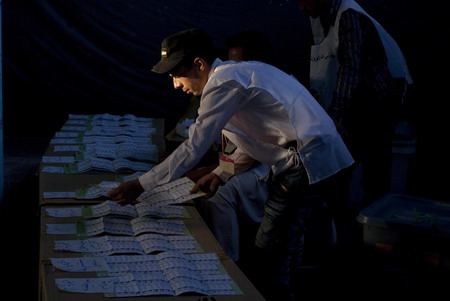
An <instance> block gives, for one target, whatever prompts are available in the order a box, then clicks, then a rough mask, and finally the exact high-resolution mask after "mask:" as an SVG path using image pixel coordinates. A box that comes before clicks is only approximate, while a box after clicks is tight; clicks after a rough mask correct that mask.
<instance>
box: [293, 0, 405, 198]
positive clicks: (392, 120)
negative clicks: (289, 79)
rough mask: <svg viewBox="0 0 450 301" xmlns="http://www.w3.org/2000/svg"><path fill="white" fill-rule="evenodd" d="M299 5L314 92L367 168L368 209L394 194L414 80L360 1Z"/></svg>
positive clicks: (316, 0)
mask: <svg viewBox="0 0 450 301" xmlns="http://www.w3.org/2000/svg"><path fill="white" fill-rule="evenodd" d="M296 2H297V3H298V6H299V9H300V10H301V11H303V12H305V13H307V14H308V15H309V16H310V21H311V28H312V33H313V38H314V43H313V45H312V47H311V58H310V92H311V93H312V94H313V95H314V96H315V97H316V99H317V100H318V101H319V102H320V103H321V105H322V106H323V107H324V108H325V110H326V111H327V112H328V114H329V115H330V116H331V118H332V119H333V120H334V122H335V124H336V126H337V127H338V130H339V131H340V133H341V134H342V135H343V137H344V139H345V140H346V143H347V146H348V147H349V149H350V150H351V152H352V155H353V157H354V158H355V161H356V162H357V163H360V164H361V168H362V178H361V185H362V188H363V193H364V196H363V205H364V206H367V205H369V204H371V203H372V202H374V201H375V200H377V199H378V198H380V197H381V196H383V195H384V194H387V193H389V192H390V181H391V164H392V138H393V133H394V127H395V124H396V119H397V118H398V115H399V108H400V106H401V103H402V101H403V96H404V95H405V92H406V87H407V85H409V84H411V83H412V79H411V76H410V74H409V71H408V68H407V66H406V62H405V59H404V57H403V55H402V52H401V50H400V48H399V47H398V45H397V43H396V42H395V41H394V40H393V38H392V37H391V36H390V35H389V34H388V33H387V32H386V30H384V29H383V27H382V26H381V25H380V24H379V23H378V22H377V21H375V20H374V19H373V18H372V17H371V16H369V15H368V14H367V13H366V12H365V11H364V10H363V9H362V8H361V7H360V6H359V5H358V4H357V3H356V2H355V1H354V0H296ZM397 121H398V120H397ZM349 179H350V180H351V177H349ZM350 180H349V181H348V185H344V186H345V187H349V186H350ZM346 192H347V194H348V189H347V191H346ZM347 194H346V193H345V192H343V195H345V196H347Z"/></svg>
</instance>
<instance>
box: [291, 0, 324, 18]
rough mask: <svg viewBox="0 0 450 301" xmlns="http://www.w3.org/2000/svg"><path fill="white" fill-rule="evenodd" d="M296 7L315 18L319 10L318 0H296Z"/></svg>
mask: <svg viewBox="0 0 450 301" xmlns="http://www.w3.org/2000/svg"><path fill="white" fill-rule="evenodd" d="M296 1H297V4H298V8H299V9H300V10H301V11H303V12H305V13H307V14H308V15H309V16H310V17H312V18H317V17H318V16H319V11H320V0H296Z"/></svg>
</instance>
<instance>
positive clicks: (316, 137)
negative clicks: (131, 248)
mask: <svg viewBox="0 0 450 301" xmlns="http://www.w3.org/2000/svg"><path fill="white" fill-rule="evenodd" d="M214 48H215V47H214V45H213V44H212V42H211V40H210V39H209V37H208V36H207V35H206V33H205V32H203V31H202V30H200V29H197V28H193V29H188V30H183V31H181V32H177V33H175V34H172V35H170V36H168V37H166V38H165V39H164V40H163V41H162V47H161V59H160V61H159V62H158V63H157V64H156V65H155V66H154V67H153V68H152V71H153V72H156V73H159V74H168V75H169V76H170V77H171V79H172V81H173V85H174V88H175V89H179V90H182V91H183V92H185V93H188V94H193V95H201V101H200V107H199V110H198V117H197V119H196V122H195V123H194V124H193V125H191V127H190V129H189V138H188V139H187V140H185V141H184V142H183V143H182V144H181V145H180V146H179V147H178V148H177V149H175V151H174V152H172V154H171V155H170V156H169V157H167V159H165V160H164V161H163V162H161V163H159V164H158V165H156V166H155V167H153V168H152V169H151V170H150V171H148V172H147V173H145V174H143V175H141V176H140V177H139V178H137V179H134V180H130V181H127V182H124V183H122V184H120V185H119V186H118V187H116V188H115V189H112V190H111V191H110V192H109V197H110V198H111V199H113V200H115V201H116V202H118V203H119V204H128V203H130V202H133V201H135V200H136V198H137V197H138V196H139V195H140V194H141V193H142V192H144V190H151V189H153V188H155V187H156V186H158V185H162V184H165V183H167V182H170V181H173V180H175V179H177V178H179V177H181V176H182V175H184V174H185V173H186V172H187V171H189V170H191V169H192V168H193V167H194V166H195V165H196V164H197V162H198V161H199V160H200V159H201V158H202V156H203V155H204V154H205V153H206V152H207V151H208V149H209V148H210V147H211V145H212V144H213V142H214V141H215V139H216V137H217V136H218V135H220V134H221V133H222V134H223V135H224V137H225V139H226V140H229V141H231V142H232V143H233V145H236V146H237V149H236V150H235V151H234V153H233V154H232V155H230V156H228V157H225V158H223V160H222V161H221V163H222V164H221V165H220V166H219V167H218V169H217V170H214V171H213V172H212V173H209V174H207V175H205V176H204V177H202V178H201V179H199V180H198V181H197V183H196V185H195V187H194V188H193V189H192V192H193V193H195V192H197V191H198V190H202V191H204V192H205V193H206V197H211V196H213V195H214V194H215V193H216V192H217V189H218V187H219V186H220V185H223V184H224V183H225V182H226V181H227V180H229V179H230V178H231V177H232V176H233V173H234V171H239V170H242V169H241V167H243V166H248V165H249V164H250V162H252V160H253V159H255V160H258V161H259V162H261V163H264V164H266V165H268V166H270V167H271V176H270V177H269V181H268V187H269V188H268V189H269V199H268V200H267V201H266V205H265V211H264V216H263V220H262V222H261V225H260V227H259V229H258V232H257V234H256V239H255V244H256V246H257V247H258V248H260V249H261V251H264V253H265V254H266V258H265V261H264V263H265V264H264V266H262V267H261V273H264V274H267V275H271V276H273V277H274V281H273V282H272V283H271V287H272V288H273V291H274V296H275V297H274V299H273V300H293V299H294V297H293V294H292V290H293V286H294V285H295V284H294V283H291V272H292V271H291V268H290V267H291V262H292V255H293V254H295V253H296V251H297V249H298V248H299V243H300V240H301V237H302V234H303V231H304V229H305V226H306V225H307V223H308V222H309V220H308V219H309V217H310V216H311V214H312V213H314V211H315V210H316V208H317V207H318V206H320V204H321V201H322V200H321V193H322V192H323V191H325V190H327V189H328V183H329V182H332V181H333V180H334V179H336V178H337V177H339V175H340V172H341V171H343V170H345V169H346V168H348V167H349V166H351V165H352V164H353V163H354V160H353V158H352V156H351V154H350V152H349V150H348V149H347V147H346V146H345V143H344V141H343V140H342V138H341V136H340V135H339V133H338V132H337V130H336V127H335V125H334V123H333V121H332V120H331V118H330V117H329V116H328V115H327V113H326V112H325V110H324V109H323V108H322V107H321V106H320V104H319V103H318V102H317V101H316V100H315V99H314V97H313V96H312V95H311V94H310V93H309V92H308V90H307V89H306V88H305V87H304V86H303V85H302V84H301V83H300V82H298V81H297V80H296V79H295V78H294V77H292V76H290V75H288V74H286V73H284V72H283V71H281V70H279V69H278V68H276V67H274V66H271V65H268V64H265V63H262V62H255V61H252V62H247V61H246V62H239V63H235V62H230V61H228V62H223V61H221V60H220V59H218V58H217V55H216V53H215V51H214Z"/></svg>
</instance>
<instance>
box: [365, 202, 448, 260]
mask: <svg viewBox="0 0 450 301" xmlns="http://www.w3.org/2000/svg"><path fill="white" fill-rule="evenodd" d="M357 220H358V221H359V222H360V223H361V224H363V239H364V242H365V243H366V244H368V245H370V246H374V247H377V248H380V249H383V248H384V249H385V250H386V249H388V250H391V249H397V250H402V252H416V253H419V252H420V253H422V254H430V255H432V257H433V258H438V259H437V261H438V262H437V263H436V264H439V265H446V266H447V267H450V202H446V201H437V200H430V199H424V198H419V197H414V196H409V195H403V194H390V195H386V196H385V197H383V198H381V199H380V200H378V201H376V202H374V203H373V204H371V205H370V206H368V207H367V208H365V209H363V210H362V211H361V212H360V213H359V215H358V216H357Z"/></svg>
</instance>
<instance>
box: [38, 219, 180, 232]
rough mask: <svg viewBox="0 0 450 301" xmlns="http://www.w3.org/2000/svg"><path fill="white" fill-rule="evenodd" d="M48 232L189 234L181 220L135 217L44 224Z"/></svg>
mask: <svg viewBox="0 0 450 301" xmlns="http://www.w3.org/2000/svg"><path fill="white" fill-rule="evenodd" d="M46 226H47V233H48V234H76V235H79V236H95V235H99V234H102V233H109V234H117V235H131V236H136V235H140V234H142V233H160V234H174V235H176V234H178V235H183V234H189V231H188V229H187V228H186V225H185V224H184V222H183V221H178V220H167V219H154V218H150V217H137V218H134V219H132V220H128V219H123V218H110V217H99V218H96V219H90V220H84V221H79V222H77V223H72V224H69V223H64V224H46Z"/></svg>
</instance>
